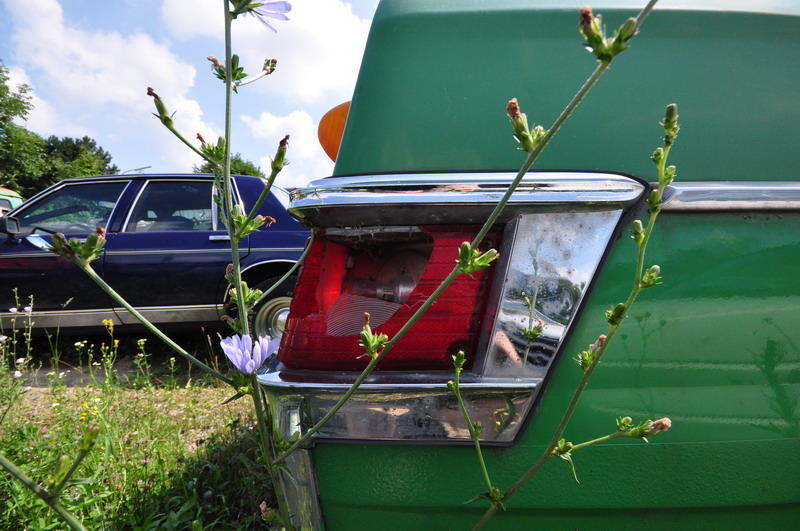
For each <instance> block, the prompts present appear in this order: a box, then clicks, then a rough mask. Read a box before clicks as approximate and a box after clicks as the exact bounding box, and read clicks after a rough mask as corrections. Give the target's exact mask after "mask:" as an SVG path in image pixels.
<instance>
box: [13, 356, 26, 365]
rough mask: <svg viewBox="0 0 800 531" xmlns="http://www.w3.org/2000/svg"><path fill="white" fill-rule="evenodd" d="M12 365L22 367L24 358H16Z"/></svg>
mask: <svg viewBox="0 0 800 531" xmlns="http://www.w3.org/2000/svg"><path fill="white" fill-rule="evenodd" d="M14 363H16V364H17V365H22V364H23V363H25V358H17V361H15V362H14Z"/></svg>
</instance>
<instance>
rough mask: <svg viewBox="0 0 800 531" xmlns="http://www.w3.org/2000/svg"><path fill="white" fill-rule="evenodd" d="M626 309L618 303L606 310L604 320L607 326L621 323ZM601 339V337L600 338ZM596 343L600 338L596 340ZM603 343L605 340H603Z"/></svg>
mask: <svg viewBox="0 0 800 531" xmlns="http://www.w3.org/2000/svg"><path fill="white" fill-rule="evenodd" d="M627 309H628V308H627V307H626V306H625V304H624V303H622V302H620V303H618V304H617V305H616V306H614V307H613V308H611V309H608V310H606V319H607V320H608V324H610V325H612V326H613V325H618V324H619V323H620V322H622V318H623V317H625V312H626V311H627ZM601 337H603V336H601ZM597 339H598V341H599V340H600V338H597ZM603 341H605V338H604V339H603Z"/></svg>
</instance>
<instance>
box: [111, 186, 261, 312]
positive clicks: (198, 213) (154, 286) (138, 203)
mask: <svg viewBox="0 0 800 531" xmlns="http://www.w3.org/2000/svg"><path fill="white" fill-rule="evenodd" d="M212 190H213V181H212V179H210V178H190V179H179V178H174V179H150V180H148V181H146V182H145V183H144V185H143V186H142V188H141V190H140V191H139V194H138V197H137V198H136V199H135V201H134V202H133V205H132V206H131V208H130V212H129V214H128V216H127V219H126V220H125V221H124V223H123V224H122V225H121V227H120V229H119V231H117V232H112V233H110V234H109V235H108V243H107V245H106V256H105V262H104V277H105V279H106V280H107V281H108V283H109V284H110V285H111V286H112V287H114V289H115V290H117V291H118V292H119V293H120V294H121V295H122V296H123V297H125V299H126V300H127V301H128V302H130V303H131V304H132V305H133V306H134V307H136V308H137V309H139V310H140V311H142V313H144V314H145V316H147V317H148V318H150V319H151V320H153V321H155V322H162V323H164V322H167V323H168V322H203V321H216V320H217V305H218V303H220V302H221V301H219V300H218V297H217V290H218V287H219V282H220V279H221V278H222V277H223V275H224V273H225V267H226V265H227V264H228V263H229V262H230V260H231V256H230V241H229V239H228V235H227V233H226V232H225V231H224V230H220V229H221V223H219V222H218V221H217V216H216V208H215V206H214V204H213V200H212ZM241 247H242V249H243V250H244V254H246V252H247V248H248V242H247V239H245V240H244V241H243V242H242V244H241ZM116 306H119V305H116ZM117 315H118V317H119V319H120V320H121V321H122V322H123V323H125V324H128V323H134V322H135V319H134V318H133V317H132V316H131V315H129V314H128V312H126V311H124V310H121V309H119V308H118V309H117Z"/></svg>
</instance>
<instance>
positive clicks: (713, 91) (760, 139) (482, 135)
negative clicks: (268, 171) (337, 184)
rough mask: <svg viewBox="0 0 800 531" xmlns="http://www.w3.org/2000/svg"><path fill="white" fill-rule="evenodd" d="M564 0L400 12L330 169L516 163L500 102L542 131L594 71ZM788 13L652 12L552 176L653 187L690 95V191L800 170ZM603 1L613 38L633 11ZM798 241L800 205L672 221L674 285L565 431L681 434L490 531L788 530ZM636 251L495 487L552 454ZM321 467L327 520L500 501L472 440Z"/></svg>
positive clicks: (439, 518)
mask: <svg viewBox="0 0 800 531" xmlns="http://www.w3.org/2000/svg"><path fill="white" fill-rule="evenodd" d="M566 3H567V2H548V3H547V4H546V5H547V7H546V8H541V9H535V8H529V7H527V6H529V5H531V4H533V2H527V1H523V0H499V1H496V2H486V1H484V2H479V1H474V0H472V1H468V0H462V1H455V0H443V1H440V2H423V1H420V0H403V1H400V0H388V1H384V2H383V3H382V4H381V6H380V7H379V9H378V13H377V14H376V18H375V22H374V24H373V30H372V32H371V34H370V39H369V43H368V46H367V49H366V52H365V56H364V63H363V66H362V71H361V74H360V77H359V81H358V85H357V88H356V91H355V95H354V99H353V104H352V107H351V111H350V116H349V118H348V123H347V127H346V131H345V136H344V140H343V143H342V149H341V151H340V157H339V160H338V161H337V165H336V171H335V173H336V174H338V175H345V174H348V173H372V172H393V171H425V170H445V171H446V170H482V169H483V170H490V169H491V170H502V169H504V170H514V169H516V168H517V167H518V165H519V163H520V162H521V160H522V153H521V152H515V151H514V143H513V140H512V138H511V134H510V130H509V127H508V124H507V119H506V117H505V114H504V106H505V102H506V101H507V100H508V99H509V98H510V97H518V98H520V100H521V103H522V105H523V110H524V111H525V112H527V113H528V117H529V119H530V120H531V121H538V122H543V123H544V124H549V123H550V122H552V120H553V119H554V118H555V116H556V115H557V113H558V112H559V110H560V109H561V107H562V106H563V105H564V104H565V103H566V101H567V100H568V99H569V98H570V96H571V95H572V93H573V92H574V91H575V90H576V88H577V86H578V85H579V83H580V82H581V81H582V80H583V79H584V78H585V77H586V76H587V75H588V73H589V72H590V71H591V70H592V68H593V66H594V62H593V60H592V58H591V57H590V56H589V55H588V54H587V53H586V52H585V51H584V50H583V49H582V48H581V46H580V38H579V36H578V35H577V32H576V19H577V16H576V13H575V11H574V9H570V10H567V9H564V8H563V7H562V6H563V5H564V4H566ZM712 4H715V5H710V7H716V8H719V7H720V4H719V2H716V3H712ZM541 5H542V4H541V3H540V6H541ZM781 5H783V4H781ZM792 5H794V4H792ZM787 9H788V11H787ZM787 9H784V10H783V13H784V15H783V16H781V15H776V14H756V13H746V12H735V13H734V12H730V13H728V12H711V11H680V10H670V11H657V12H655V13H654V14H653V15H652V16H651V18H650V19H648V21H647V25H646V27H645V28H644V31H643V33H642V35H641V36H640V37H639V38H637V39H636V40H635V41H634V43H633V46H632V49H631V50H630V51H628V52H626V53H625V54H624V55H623V56H621V58H620V59H619V60H618V61H617V62H615V63H614V65H613V68H612V70H611V72H609V73H608V75H607V76H606V77H605V78H604V79H603V80H602V81H601V83H600V85H599V86H598V88H597V89H596V90H595V91H594V92H593V93H592V94H591V96H590V97H589V99H588V100H587V102H586V103H585V105H584V106H583V107H582V108H581V109H580V110H579V111H578V114H577V115H576V116H575V117H574V118H573V119H572V121H571V122H570V123H569V124H568V125H567V126H566V127H565V128H564V130H563V131H562V133H561V135H560V136H559V137H558V138H557V139H556V141H555V142H554V143H553V145H552V146H551V147H550V148H548V151H547V152H546V153H545V155H544V156H543V158H542V159H541V163H540V164H538V166H537V167H538V168H539V169H576V170H587V169H597V170H605V171H615V172H626V173H630V174H633V175H637V176H640V177H642V178H645V179H652V178H653V176H654V172H653V171H652V164H651V163H650V161H649V153H650V152H651V151H652V149H653V148H654V147H655V146H657V145H658V144H659V142H660V137H659V129H658V127H657V126H656V125H655V122H656V121H657V119H658V118H659V117H660V116H661V113H662V112H663V107H664V105H665V104H666V103H669V102H673V101H675V102H678V103H679V104H680V107H681V117H682V122H683V125H684V128H683V130H682V132H681V138H680V139H679V142H678V145H677V147H676V148H675V150H674V152H673V162H674V163H675V164H677V165H678V167H679V173H680V175H679V179H680V180H685V181H686V180H689V181H691V180H700V181H707V180H797V179H798V175H797V170H796V166H797V157H796V154H795V153H794V151H795V150H794V149H793V142H794V139H795V138H797V137H798V136H799V135H798V133H800V119H798V118H800V106H798V105H797V103H796V94H797V86H799V85H800V62H798V61H797V60H796V59H797V57H798V56H800V54H798V51H800V17H797V16H786V13H787V12H788V13H793V14H795V15H796V14H798V9H797V6H795V7H792V8H791V9H789V8H787ZM597 10H598V11H600V12H605V13H607V22H608V23H609V25H610V26H615V25H616V24H617V23H619V22H621V21H622V20H623V19H624V18H625V17H626V16H628V15H630V14H633V11H630V10H616V11H615V10H601V9H597ZM798 234H800V215H798V214H797V213H778V214H769V215H767V214H764V213H713V214H712V213H706V214H698V213H694V214H688V213H682V214H679V213H668V214H664V215H663V216H662V218H661V220H660V226H659V227H658V229H657V232H656V234H655V236H654V237H653V241H652V244H651V260H649V261H648V262H649V263H658V264H659V265H661V266H662V270H663V272H664V277H665V282H664V285H662V286H659V287H657V288H654V289H652V290H649V291H646V292H644V293H643V295H642V297H641V302H640V303H639V304H638V305H637V306H636V308H635V309H634V312H633V314H632V315H631V317H630V318H629V322H627V323H626V325H625V327H624V328H623V330H622V332H621V334H620V336H619V337H618V338H617V341H616V342H615V343H614V344H613V345H612V347H611V349H610V351H609V352H608V355H607V357H606V359H605V360H604V362H603V366H602V367H601V370H599V371H598V374H597V376H596V377H595V378H594V379H593V381H592V383H591V386H590V388H589V390H588V391H587V393H586V394H585V397H584V400H583V402H582V403H581V405H580V407H579V408H578V410H577V412H576V415H575V417H574V420H573V423H572V427H571V428H570V429H569V430H568V431H567V437H568V438H569V439H570V440H572V441H573V442H580V441H583V440H587V439H590V438H594V437H597V436H599V435H602V434H604V433H609V432H611V431H613V429H614V419H615V418H616V417H617V416H620V415H631V416H633V417H635V418H658V417H661V416H670V417H671V418H672V419H673V421H674V427H673V429H672V430H671V431H670V432H668V433H666V434H662V435H659V436H658V437H655V438H654V439H653V440H652V442H651V443H650V444H644V443H641V442H638V441H629V440H623V441H613V442H611V443H608V444H604V445H599V446H597V447H593V448H589V449H587V450H585V451H582V452H580V453H576V455H575V462H576V464H577V467H578V474H579V476H580V479H581V484H580V485H579V484H576V483H575V482H574V481H573V480H572V478H571V475H570V474H569V472H568V470H567V469H566V467H565V465H564V464H563V463H561V462H560V461H559V462H551V463H548V465H547V466H546V467H545V468H544V470H543V471H542V473H541V475H540V476H539V478H538V479H537V480H536V482H535V483H532V484H530V485H529V486H527V487H526V488H525V489H523V490H522V491H520V493H519V494H518V496H517V497H516V498H515V499H514V500H512V502H511V504H510V506H511V510H510V511H508V512H507V513H503V514H500V515H499V516H498V517H497V518H496V520H494V521H493V523H492V525H491V526H490V528H496V529H504V528H505V529H508V528H521V527H523V526H525V527H530V526H532V525H536V526H537V527H538V528H544V529H576V528H579V529H643V528H650V529H674V528H676V527H677V528H682V529H688V528H693V529H694V528H702V527H706V528H711V529H719V528H725V529H755V528H773V527H774V528H779V529H782V528H789V527H796V525H797V522H798V521H800V411H798V407H799V404H800V336H799V335H798V323H800V282H798V280H797V273H798V266H797V256H798V254H800V238H798V236H797V235H798ZM633 260H634V246H633V244H632V242H631V241H630V239H629V238H627V237H623V238H622V239H620V240H619V241H618V242H616V243H615V246H614V248H613V251H612V252H611V254H610V256H609V257H608V259H607V261H606V263H605V265H604V266H603V268H602V270H601V272H600V276H599V278H598V281H597V285H596V287H595V289H594V290H593V291H592V293H591V295H590V296H589V298H588V300H587V301H586V308H585V311H584V313H583V314H582V317H581V319H580V320H579V322H578V323H577V324H576V326H575V329H574V330H573V331H572V333H571V335H570V338H569V340H568V343H567V345H566V346H565V347H566V348H565V349H564V351H563V352H564V354H563V355H562V357H561V359H560V361H559V362H558V363H557V364H556V365H555V367H554V369H553V371H552V374H551V376H550V379H549V381H548V382H547V385H546V387H545V391H544V393H543V395H542V399H541V401H540V403H539V404H538V405H537V408H536V410H535V412H534V414H533V415H532V418H531V422H530V424H529V425H528V426H527V427H526V428H525V430H524V431H523V433H522V435H521V438H520V441H519V443H518V444H517V445H515V446H513V447H510V448H490V449H488V450H487V460H488V463H489V466H490V470H491V471H492V473H493V477H494V478H495V479H496V482H497V483H498V484H499V485H500V486H502V487H507V486H509V484H510V483H511V482H512V481H513V480H514V479H516V477H518V476H519V474H520V473H521V472H522V471H523V470H524V469H525V468H526V467H527V466H529V465H530V463H532V462H533V460H534V459H535V458H536V457H537V456H538V453H539V452H540V451H542V449H543V448H544V446H545V445H546V443H547V439H548V437H549V435H550V434H551V433H552V430H553V429H554V427H555V425H556V423H557V421H558V419H559V417H560V414H561V413H562V411H563V408H564V407H565V406H566V403H567V401H568V399H569V396H570V395H571V392H572V390H573V389H574V388H575V385H576V383H577V381H578V379H579V378H580V371H579V369H578V368H577V366H576V364H574V363H573V362H572V361H571V359H570V358H571V357H572V356H574V355H575V354H576V353H577V352H578V351H579V350H581V349H583V348H585V346H586V345H587V344H589V343H591V342H593V341H594V339H595V338H596V336H597V334H598V333H600V332H601V331H603V330H605V324H604V320H603V311H604V310H605V309H606V308H607V307H608V306H610V305H611V304H612V303H615V302H618V301H620V300H622V299H624V297H625V295H626V294H627V290H628V289H629V285H630V282H632V279H631V278H629V277H631V276H632V267H633V264H632V261H633ZM313 457H314V462H315V466H316V470H317V473H318V477H319V485H320V489H321V493H322V495H321V501H322V508H323V512H324V515H325V520H326V526H327V528H328V529H373V528H377V527H383V528H387V529H460V528H465V527H468V526H470V525H471V524H472V523H474V521H475V520H476V518H477V517H478V516H479V515H480V513H481V512H482V509H481V504H480V503H477V504H472V505H464V502H465V501H466V500H467V499H469V498H471V497H472V496H474V495H475V494H476V493H478V492H480V491H481V490H482V489H483V488H484V486H483V484H482V481H481V477H480V475H479V472H478V468H477V464H476V461H475V456H474V451H473V450H472V449H471V448H470V447H444V446H403V445H366V444H364V445H359V444H355V445H340V444H331V443H327V444H326V443H322V444H319V445H318V446H317V447H316V448H315V449H314V451H313Z"/></svg>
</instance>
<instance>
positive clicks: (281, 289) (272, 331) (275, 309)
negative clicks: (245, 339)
mask: <svg viewBox="0 0 800 531" xmlns="http://www.w3.org/2000/svg"><path fill="white" fill-rule="evenodd" d="M278 280H280V277H273V278H268V279H267V280H265V281H263V282H259V283H258V284H256V285H255V286H254V287H255V288H256V289H260V290H262V291H266V290H268V289H269V288H270V287H271V286H272V285H273V284H274V283H275V282H277V281H278ZM295 282H297V277H294V276H292V277H289V278H287V279H286V280H285V281H284V282H283V283H282V284H281V285H280V286H278V287H277V288H275V289H274V290H272V292H271V293H270V294H269V295H268V296H267V298H266V299H264V300H263V301H262V302H260V303H259V304H258V305H257V306H256V307H255V308H253V311H252V313H251V314H250V330H251V331H252V333H253V334H254V335H255V336H256V337H264V336H270V337H271V338H273V339H274V338H279V337H281V336H282V335H283V330H284V328H285V327H286V318H287V317H288V316H289V305H290V304H291V302H292V290H293V289H294V285H295Z"/></svg>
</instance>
